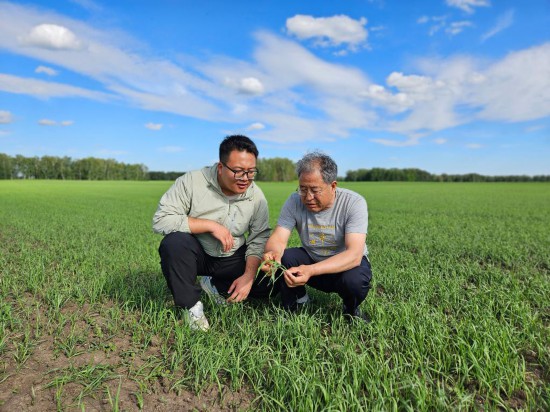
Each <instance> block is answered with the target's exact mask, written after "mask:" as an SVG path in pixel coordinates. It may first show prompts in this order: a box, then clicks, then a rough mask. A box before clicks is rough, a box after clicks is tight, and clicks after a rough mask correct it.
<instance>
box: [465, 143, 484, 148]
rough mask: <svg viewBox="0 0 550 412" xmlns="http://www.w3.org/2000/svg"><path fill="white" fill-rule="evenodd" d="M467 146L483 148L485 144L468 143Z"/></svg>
mask: <svg viewBox="0 0 550 412" xmlns="http://www.w3.org/2000/svg"><path fill="white" fill-rule="evenodd" d="M466 147H467V148H468V149H481V148H482V147H483V145H481V144H479V143H468V144H467V145H466Z"/></svg>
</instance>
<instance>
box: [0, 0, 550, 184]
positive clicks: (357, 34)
mask: <svg viewBox="0 0 550 412" xmlns="http://www.w3.org/2000/svg"><path fill="white" fill-rule="evenodd" d="M548 27H550V6H549V4H548V2H547V1H545V0H530V1H528V2H523V3H521V4H519V3H516V2H513V1H509V0H507V1H499V2H497V1H495V0H492V1H491V0H426V1H411V2H406V3H393V2H389V1H385V0H349V1H347V2H345V3H342V4H339V3H338V2H330V1H318V2H315V4H299V3H297V2H295V1H291V0H282V1H280V2H277V3H273V4H271V3H270V2H265V1H259V2H258V1H249V0H242V1H238V2H235V3H226V2H223V1H219V0H218V1H211V2H204V3H200V4H199V3H196V2H191V1H188V0H185V1H180V2H174V1H169V0H159V1H157V2H155V3H148V2H145V1H132V2H130V1H127V0H125V1H119V2H116V3H115V4H111V3H109V2H105V1H96V0H65V1H62V0H53V1H44V0H38V1H32V0H30V1H24V2H22V1H19V2H9V1H8V2H4V1H0V56H1V59H0V98H1V102H0V152H3V153H6V154H8V155H9V156H16V155H17V154H20V155H22V156H25V157H34V156H38V157H42V156H56V157H63V156H67V157H70V158H71V159H82V158H86V157H95V158H101V159H107V158H111V159H114V160H116V161H118V162H122V163H126V164H143V165H145V166H146V167H147V168H148V169H149V170H150V171H160V172H173V171H183V172H185V171H189V170H193V169H198V168H201V167H203V166H207V165H211V164H213V163H215V162H216V161H217V154H218V147H219V143H220V142H221V140H222V139H223V138H224V137H225V136H226V135H229V134H244V135H247V136H249V137H250V138H252V139H253V140H254V142H255V143H256V145H257V146H258V149H259V152H260V158H262V159H269V158H275V157H282V158H287V159H290V160H292V161H293V162H296V161H297V160H298V159H299V158H301V157H302V156H303V154H305V153H306V152H308V151H311V150H316V149H318V150H321V151H323V152H325V153H327V154H329V155H330V156H331V157H333V158H334V160H335V161H336V163H337V164H338V168H339V170H340V174H341V175H342V176H345V174H346V172H348V171H353V170H358V169H362V168H364V169H373V168H383V169H408V168H415V169H420V170H424V171H427V172H429V173H430V174H433V175H441V174H448V175H463V174H469V173H475V174H479V175H482V176H540V175H550V162H549V161H548V159H549V158H550V33H549V30H548Z"/></svg>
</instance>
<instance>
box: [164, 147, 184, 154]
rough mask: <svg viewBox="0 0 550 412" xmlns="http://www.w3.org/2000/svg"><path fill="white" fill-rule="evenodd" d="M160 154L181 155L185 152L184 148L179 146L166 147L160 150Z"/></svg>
mask: <svg viewBox="0 0 550 412" xmlns="http://www.w3.org/2000/svg"><path fill="white" fill-rule="evenodd" d="M158 151H159V152H163V153H179V152H182V151H183V147H179V146H164V147H159V148H158Z"/></svg>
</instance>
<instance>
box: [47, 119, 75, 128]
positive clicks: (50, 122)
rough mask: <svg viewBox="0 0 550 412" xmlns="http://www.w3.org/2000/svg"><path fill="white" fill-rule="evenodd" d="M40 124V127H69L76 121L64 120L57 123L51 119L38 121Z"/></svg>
mask: <svg viewBox="0 0 550 412" xmlns="http://www.w3.org/2000/svg"><path fill="white" fill-rule="evenodd" d="M38 124H39V125H40V126H62V127H67V126H71V125H73V124H74V121H72V120H63V121H61V122H57V121H55V120H51V119H41V120H39V121H38Z"/></svg>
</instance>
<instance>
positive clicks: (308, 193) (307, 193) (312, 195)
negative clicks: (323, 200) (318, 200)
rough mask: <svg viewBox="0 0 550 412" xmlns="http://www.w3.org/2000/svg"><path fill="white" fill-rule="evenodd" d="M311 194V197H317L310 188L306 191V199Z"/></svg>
mask: <svg viewBox="0 0 550 412" xmlns="http://www.w3.org/2000/svg"><path fill="white" fill-rule="evenodd" d="M310 196H311V197H315V195H314V194H313V192H312V191H310V190H308V191H307V192H306V199H307V198H309V197H310Z"/></svg>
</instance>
